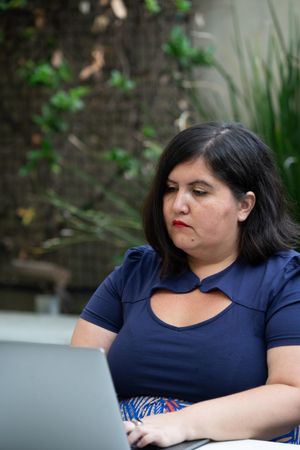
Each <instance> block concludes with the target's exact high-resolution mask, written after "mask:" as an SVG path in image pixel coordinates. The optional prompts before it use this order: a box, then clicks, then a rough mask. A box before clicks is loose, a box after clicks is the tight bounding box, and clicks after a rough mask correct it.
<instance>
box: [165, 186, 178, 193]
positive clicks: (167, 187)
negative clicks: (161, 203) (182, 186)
mask: <svg viewBox="0 0 300 450" xmlns="http://www.w3.org/2000/svg"><path fill="white" fill-rule="evenodd" d="M175 191H176V187H175V186H166V190H165V192H175Z"/></svg>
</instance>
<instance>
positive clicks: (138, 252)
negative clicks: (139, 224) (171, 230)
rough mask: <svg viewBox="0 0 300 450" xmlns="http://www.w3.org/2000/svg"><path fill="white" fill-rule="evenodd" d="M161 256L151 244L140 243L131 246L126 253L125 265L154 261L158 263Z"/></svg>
mask: <svg viewBox="0 0 300 450" xmlns="http://www.w3.org/2000/svg"><path fill="white" fill-rule="evenodd" d="M158 260H159V257H158V254H157V253H156V252H155V250H154V249H153V248H152V247H151V246H150V245H146V244H145V245H139V246H137V247H131V248H129V249H128V250H127V251H126V252H125V255H124V260H123V265H124V264H125V265H126V264H143V263H149V262H150V261H154V262H155V263H156V264H157V263H158Z"/></svg>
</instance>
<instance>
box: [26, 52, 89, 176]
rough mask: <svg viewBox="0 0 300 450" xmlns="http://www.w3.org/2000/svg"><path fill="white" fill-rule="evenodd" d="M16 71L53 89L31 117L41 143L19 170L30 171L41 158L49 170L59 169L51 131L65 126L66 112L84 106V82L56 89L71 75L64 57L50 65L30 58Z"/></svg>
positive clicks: (66, 124) (66, 120)
mask: <svg viewBox="0 0 300 450" xmlns="http://www.w3.org/2000/svg"><path fill="white" fill-rule="evenodd" d="M19 75H20V76H21V77H22V78H23V79H24V80H25V81H26V82H27V83H28V84H29V85H30V86H44V87H47V88H48V89H52V92H51V95H50V97H49V99H48V101H47V102H46V103H44V105H42V108H41V113H40V114H39V115H34V116H33V118H32V119H33V122H34V123H35V124H36V125H37V126H38V127H39V130H40V132H41V136H42V138H41V143H40V145H39V147H38V148H36V149H31V150H29V151H28V152H27V158H26V159H27V161H26V163H25V164H24V165H23V166H22V167H21V169H20V174H21V175H23V176H25V175H28V174H30V173H31V172H32V171H34V170H35V169H37V167H38V165H39V163H40V162H42V161H45V162H46V163H47V165H48V167H49V168H50V170H51V171H53V172H55V173H58V172H59V170H60V165H59V161H60V156H59V152H57V150H56V149H55V146H54V143H53V135H54V134H57V133H62V132H64V131H66V130H67V129H68V125H69V122H68V120H69V115H70V114H73V113H75V112H77V111H80V110H81V109H82V108H83V107H84V102H83V100H82V98H83V97H84V96H86V95H87V93H88V92H89V90H88V88H87V87H85V86H77V87H74V88H69V89H64V90H62V89H59V87H60V86H61V85H62V84H63V83H66V82H68V81H70V80H71V78H72V74H71V69H70V67H69V65H68V64H67V63H66V62H65V61H62V63H61V64H60V65H59V66H58V67H53V66H52V65H51V64H50V63H47V62H41V63H34V62H33V61H32V60H29V61H27V62H26V63H25V64H24V65H23V67H22V68H21V69H20V70H19Z"/></svg>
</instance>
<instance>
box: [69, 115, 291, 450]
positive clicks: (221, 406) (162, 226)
mask: <svg viewBox="0 0 300 450" xmlns="http://www.w3.org/2000/svg"><path fill="white" fill-rule="evenodd" d="M144 230H145V235H146V238H147V240H148V242H149V244H150V246H151V247H150V246H144V247H138V248H135V249H131V250H129V251H128V252H127V254H126V255H125V259H124V263H123V265H122V266H120V267H118V268H116V269H115V271H114V272H112V273H111V274H110V275H109V276H108V277H107V278H106V280H105V281H104V282H103V283H102V284H101V285H100V286H99V288H98V289H97V291H96V292H95V293H94V295H93V296H92V298H91V300H90V301H89V303H88V304H87V306H86V307H85V309H84V311H83V313H82V315H81V318H80V319H79V321H78V324H77V326H76V329H75V331H74V335H73V339H72V344H73V345H77V346H91V347H104V348H105V350H106V351H107V353H108V361H109V364H110V369H111V372H112V376H113V379H114V383H115V387H116V390H117V392H118V395H119V397H120V407H121V412H122V414H123V418H124V419H127V420H128V419H132V418H135V419H142V426H139V424H140V423H141V422H137V421H134V422H129V421H127V422H125V425H126V430H127V433H128V439H129V442H130V443H137V446H138V447H141V448H142V447H144V446H145V445H147V444H149V443H155V444H156V445H159V446H161V447H166V446H168V445H172V444H175V443H178V442H181V441H184V440H193V439H198V438H210V439H213V440H230V439H246V438H256V439H270V440H271V439H275V440H276V439H277V440H278V439H280V438H279V437H281V438H282V439H283V440H285V441H287V442H290V443H291V442H293V443H300V442H299V441H298V435H297V428H296V427H297V425H298V424H300V255H299V253H297V252H296V251H294V250H292V248H293V247H294V246H295V245H296V242H297V239H298V236H299V229H298V227H297V226H296V224H295V223H293V221H292V220H291V218H290V217H289V215H288V213H287V210H286V205H285V201H284V196H283V191H282V187H281V184H280V180H279V178H278V175H277V173H276V169H275V166H274V163H273V159H272V156H271V153H270V151H269V149H268V148H267V147H266V145H264V144H263V143H262V142H261V141H260V139H259V138H258V137H257V136H255V135H254V134H253V133H251V132H250V131H249V130H247V129H246V128H244V127H243V126H242V125H240V124H222V123H206V124H201V125H196V126H194V127H191V128H189V129H186V130H184V131H182V132H181V133H179V134H178V135H177V136H175V138H174V139H173V140H172V141H171V142H170V144H169V145H168V146H167V148H166V149H165V151H164V153H163V154H162V156H161V159H160V161H159V164H158V168H157V173H156V176H155V178H154V181H153V185H152V188H151V190H150V193H149V196H148V199H147V201H146V204H145V210H144ZM163 412H171V413H169V414H157V413H163Z"/></svg>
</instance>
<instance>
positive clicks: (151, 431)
mask: <svg viewBox="0 0 300 450" xmlns="http://www.w3.org/2000/svg"><path fill="white" fill-rule="evenodd" d="M182 425H183V424H182V421H181V420H180V412H179V411H177V412H172V413H165V414H158V415H152V416H147V417H145V418H143V422H142V423H139V424H137V425H136V424H134V423H132V422H124V426H125V430H126V433H127V436H128V441H129V444H130V445H132V444H135V445H136V446H137V447H138V448H143V447H145V446H146V445H149V444H155V445H157V446H159V447H168V446H169V445H174V444H178V443H179V442H183V441H185V440H186V433H185V430H184V429H183V426H182Z"/></svg>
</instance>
